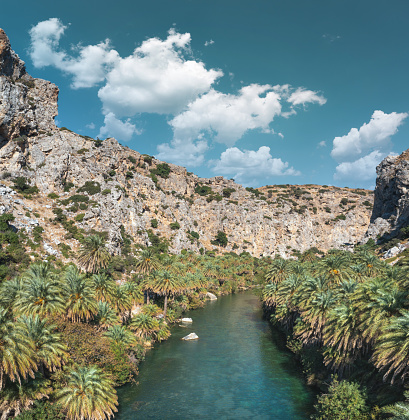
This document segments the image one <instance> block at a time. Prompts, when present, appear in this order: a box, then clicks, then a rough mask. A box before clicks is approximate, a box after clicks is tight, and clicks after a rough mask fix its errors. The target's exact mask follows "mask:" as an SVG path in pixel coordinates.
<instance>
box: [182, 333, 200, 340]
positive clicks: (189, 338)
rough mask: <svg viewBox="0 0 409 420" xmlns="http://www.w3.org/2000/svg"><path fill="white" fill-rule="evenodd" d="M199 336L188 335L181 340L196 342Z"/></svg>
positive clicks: (194, 334)
mask: <svg viewBox="0 0 409 420" xmlns="http://www.w3.org/2000/svg"><path fill="white" fill-rule="evenodd" d="M198 338H199V336H198V335H197V334H196V333H194V332H193V333H190V334H188V335H187V336H185V337H183V338H182V340H185V341H189V340H197V339H198Z"/></svg>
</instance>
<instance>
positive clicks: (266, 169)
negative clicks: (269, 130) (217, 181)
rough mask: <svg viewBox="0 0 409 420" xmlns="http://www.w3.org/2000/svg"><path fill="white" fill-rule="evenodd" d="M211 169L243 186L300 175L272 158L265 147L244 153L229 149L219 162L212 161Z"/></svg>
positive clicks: (285, 163)
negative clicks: (276, 177) (273, 178)
mask: <svg viewBox="0 0 409 420" xmlns="http://www.w3.org/2000/svg"><path fill="white" fill-rule="evenodd" d="M212 169H213V171H214V172H216V173H218V174H221V175H225V176H228V177H232V178H234V179H235V180H236V181H237V182H239V183H242V184H245V185H249V184H253V185H254V184H255V183H257V182H260V181H262V180H263V179H268V178H269V177H271V176H283V175H294V176H295V175H300V172H299V171H297V170H295V169H294V168H293V167H289V164H288V162H283V161H282V160H281V159H279V158H273V157H272V156H271V153H270V148H269V147H267V146H261V147H260V148H259V149H258V150H244V151H241V150H240V149H238V148H237V147H230V148H228V149H227V150H226V151H224V152H223V153H222V154H221V155H220V159H219V160H217V161H213V168H212Z"/></svg>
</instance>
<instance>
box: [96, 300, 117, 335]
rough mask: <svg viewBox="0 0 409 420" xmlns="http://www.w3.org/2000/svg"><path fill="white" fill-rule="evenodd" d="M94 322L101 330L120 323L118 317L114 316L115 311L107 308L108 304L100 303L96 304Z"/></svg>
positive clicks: (109, 307)
mask: <svg viewBox="0 0 409 420" xmlns="http://www.w3.org/2000/svg"><path fill="white" fill-rule="evenodd" d="M95 321H96V322H97V323H98V325H99V326H100V328H101V329H103V330H106V329H108V328H109V327H111V326H112V325H116V324H119V323H120V319H119V316H118V315H117V314H116V312H115V310H114V309H113V308H111V306H109V303H108V302H102V301H99V302H98V310H97V314H96V315H95Z"/></svg>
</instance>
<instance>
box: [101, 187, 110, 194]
mask: <svg viewBox="0 0 409 420" xmlns="http://www.w3.org/2000/svg"><path fill="white" fill-rule="evenodd" d="M101 194H102V195H108V194H111V190H110V189H109V188H105V190H103V191H102V193H101Z"/></svg>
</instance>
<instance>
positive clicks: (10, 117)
mask: <svg viewBox="0 0 409 420" xmlns="http://www.w3.org/2000/svg"><path fill="white" fill-rule="evenodd" d="M57 100H58V88H57V87H56V86H55V85H54V84H52V83H50V82H47V81H45V80H41V79H34V78H32V77H31V76H30V75H28V74H27V73H26V69H25V65H24V62H23V61H21V60H20V58H19V57H18V55H17V54H16V53H15V52H14V51H13V50H12V49H11V47H10V41H9V39H8V38H7V36H6V34H5V33H4V31H3V30H2V29H0V147H2V146H4V145H5V143H7V142H8V141H9V140H12V139H15V138H17V137H20V136H23V135H25V136H29V135H36V134H38V133H39V132H42V131H43V132H44V133H50V132H52V131H53V130H55V124H54V118H55V116H56V115H57V113H58V108H57Z"/></svg>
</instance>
